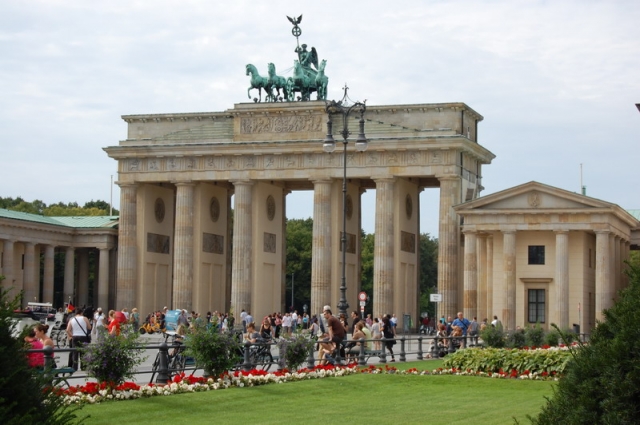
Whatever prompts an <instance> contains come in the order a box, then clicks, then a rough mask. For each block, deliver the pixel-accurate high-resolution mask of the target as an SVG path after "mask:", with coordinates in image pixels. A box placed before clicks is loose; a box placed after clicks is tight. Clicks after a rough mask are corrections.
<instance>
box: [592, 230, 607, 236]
mask: <svg viewBox="0 0 640 425" xmlns="http://www.w3.org/2000/svg"><path fill="white" fill-rule="evenodd" d="M594 233H595V234H596V235H608V234H609V233H611V231H610V230H594Z"/></svg>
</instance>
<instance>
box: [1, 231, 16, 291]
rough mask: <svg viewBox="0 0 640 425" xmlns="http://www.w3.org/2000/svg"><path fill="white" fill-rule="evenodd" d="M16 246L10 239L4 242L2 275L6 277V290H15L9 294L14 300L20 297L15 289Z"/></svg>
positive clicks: (4, 283) (4, 282)
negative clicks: (14, 260)
mask: <svg viewBox="0 0 640 425" xmlns="http://www.w3.org/2000/svg"><path fill="white" fill-rule="evenodd" d="M14 245H15V241H13V240H10V239H5V240H4V251H3V253H2V262H3V264H2V274H3V275H4V277H5V280H4V281H3V285H2V286H4V287H5V288H9V289H11V288H13V289H12V290H10V292H9V296H10V299H13V297H14V296H16V295H18V293H19V291H17V290H16V289H15V284H16V283H15V280H16V278H15V276H14V271H13V257H14V255H15V254H14Z"/></svg>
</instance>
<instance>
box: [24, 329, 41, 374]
mask: <svg viewBox="0 0 640 425" xmlns="http://www.w3.org/2000/svg"><path fill="white" fill-rule="evenodd" d="M24 340H25V341H26V342H27V343H28V344H29V346H28V348H29V349H30V350H42V349H43V348H44V346H43V345H42V342H41V341H40V340H39V339H38V338H36V331H35V329H33V328H32V329H31V331H29V334H28V335H27V336H25V337H24ZM27 361H28V362H29V367H35V368H43V367H44V353H27Z"/></svg>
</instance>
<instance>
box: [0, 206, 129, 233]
mask: <svg viewBox="0 0 640 425" xmlns="http://www.w3.org/2000/svg"><path fill="white" fill-rule="evenodd" d="M0 218H10V219H13V220H22V221H30V222H33V223H42V224H50V225H53V226H64V227H72V228H91V229H95V228H100V227H116V226H117V225H118V219H119V217H118V216H117V215H116V216H90V215H89V216H77V217H47V216H44V215H39V214H29V213H24V212H19V211H11V210H6V209H4V208H0Z"/></svg>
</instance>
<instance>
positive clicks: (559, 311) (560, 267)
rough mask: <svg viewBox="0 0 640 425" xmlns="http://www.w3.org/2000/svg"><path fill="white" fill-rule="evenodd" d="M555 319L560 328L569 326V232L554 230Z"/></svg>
mask: <svg viewBox="0 0 640 425" xmlns="http://www.w3.org/2000/svg"><path fill="white" fill-rule="evenodd" d="M555 286H556V315H557V316H556V320H557V322H556V323H557V324H558V326H559V327H560V329H568V328H569V232H566V231H558V232H556V276H555Z"/></svg>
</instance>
